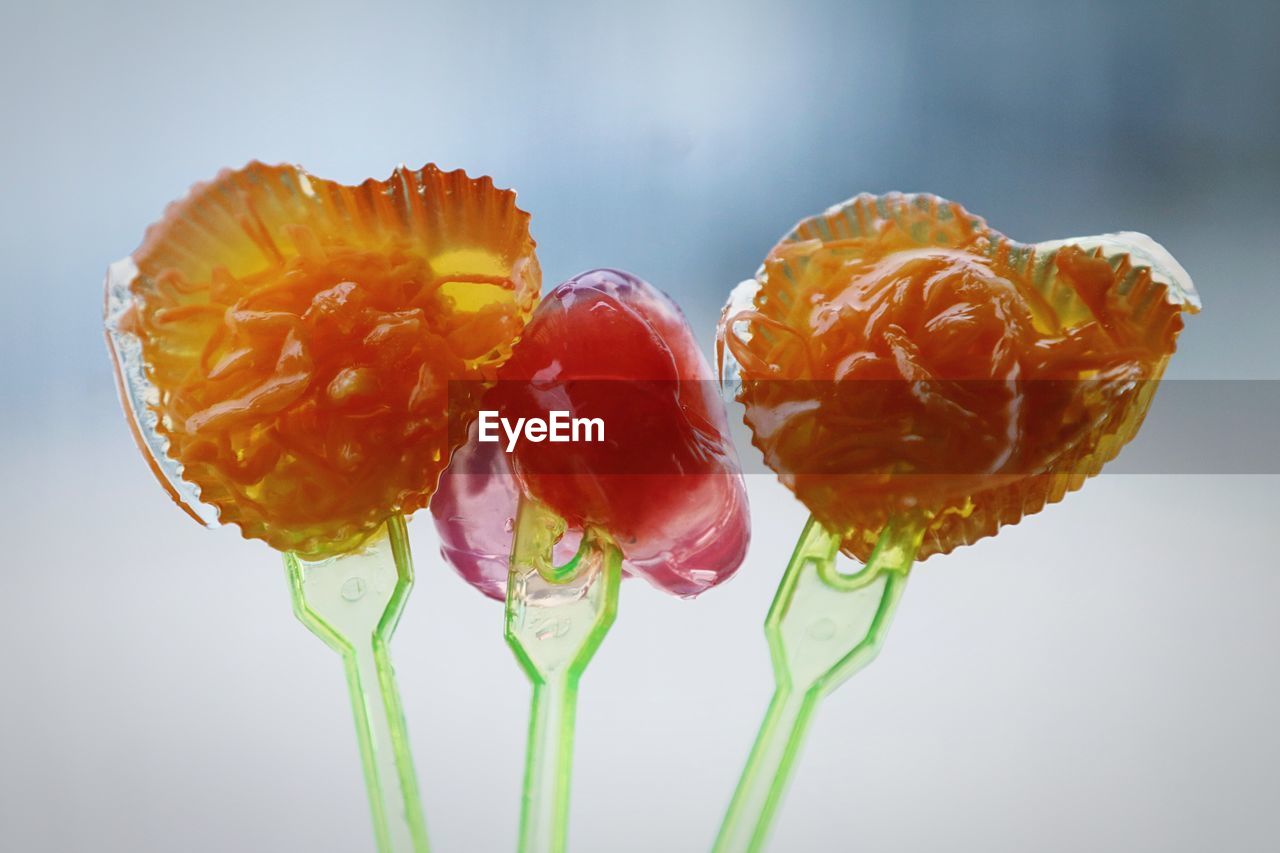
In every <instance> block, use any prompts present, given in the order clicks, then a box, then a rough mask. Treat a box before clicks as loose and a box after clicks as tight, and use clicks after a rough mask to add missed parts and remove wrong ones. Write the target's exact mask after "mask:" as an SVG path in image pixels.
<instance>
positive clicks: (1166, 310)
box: [719, 194, 1199, 560]
mask: <svg viewBox="0 0 1280 853" xmlns="http://www.w3.org/2000/svg"><path fill="white" fill-rule="evenodd" d="M1198 308H1199V300H1198V297H1197V296H1196V294H1195V291H1194V289H1193V288H1192V285H1191V282H1190V279H1189V277H1188V276H1187V275H1186V272H1185V271H1184V270H1182V268H1181V267H1180V266H1178V264H1177V262H1176V261H1174V260H1173V258H1172V257H1170V256H1169V255H1168V253H1167V252H1165V251H1164V250H1163V249H1162V248H1161V247H1160V246H1159V245H1158V244H1156V243H1155V242H1154V241H1151V240H1150V238H1147V237H1144V236H1143V235H1139V234H1118V235H1105V236H1102V237H1094V238H1083V239H1080V240H1069V241H1060V242H1054V243H1042V244H1038V245H1025V244H1020V243H1016V242H1014V241H1012V240H1010V239H1009V238H1007V237H1005V236H1004V235H1002V234H1000V233H999V232H997V231H995V230H993V229H991V228H989V227H988V226H987V225H986V223H985V222H984V221H983V220H981V219H980V218H978V217H976V216H973V215H971V214H969V213H968V212H967V211H965V210H964V209H963V208H961V207H960V206H959V205H957V204H953V203H951V202H948V201H945V200H943V199H940V198H937V197H936V196H930V195H914V196H908V195H901V194H891V195H886V196H879V197H877V196H871V195H861V196H858V197H856V198H854V199H852V200H850V201H849V202H846V203H845V204H843V205H838V206H836V207H834V208H832V209H831V210H829V211H827V212H826V213H824V214H822V215H820V216H816V217H812V218H810V219H806V220H804V221H803V222H801V223H800V224H799V225H798V226H797V227H796V228H795V230H794V231H793V232H792V233H791V234H789V235H788V236H787V237H785V238H784V239H783V240H782V242H780V243H779V244H778V245H777V246H776V247H775V248H774V249H773V250H772V251H771V252H770V254H769V256H768V258H767V259H766V261H765V263H764V266H763V267H762V268H761V270H760V272H759V273H757V276H756V279H754V280H752V281H748V282H744V283H743V285H742V286H740V287H739V288H738V290H736V291H735V294H734V296H733V297H732V298H731V299H730V302H729V304H728V305H727V306H726V307H725V312H724V315H723V317H722V319H721V324H720V329H719V351H720V356H721V372H722V376H724V375H725V373H726V368H725V365H726V356H727V358H728V359H729V360H731V361H732V362H736V371H737V374H738V378H739V380H740V382H741V385H740V387H739V391H738V394H739V400H740V401H741V402H743V403H744V405H745V407H746V414H745V417H746V421H747V424H748V426H749V427H750V428H751V430H752V433H753V442H754V444H755V445H756V446H757V447H758V448H759V449H760V450H761V451H762V452H763V454H764V457H765V460H766V462H767V463H768V464H769V465H770V467H772V468H773V470H774V471H775V472H776V473H777V474H778V475H779V478H780V479H781V480H782V481H783V482H784V483H785V484H786V485H787V486H788V487H789V488H790V489H791V490H792V491H793V492H794V493H795V494H796V496H797V497H798V498H800V500H801V501H802V502H803V503H804V504H805V505H806V506H807V507H808V508H809V510H810V511H811V512H812V513H813V514H814V516H815V518H817V520H818V521H820V522H821V523H822V524H823V525H825V526H826V527H827V528H828V529H829V530H831V531H833V532H835V533H837V534H839V535H840V536H841V537H842V540H843V548H844V550H845V552H846V553H848V554H849V555H851V556H853V557H856V558H859V559H862V560H865V559H867V557H868V556H869V555H870V552H871V550H872V548H873V547H874V546H875V543H876V541H877V539H878V538H879V536H880V533H881V531H882V530H883V529H884V527H885V525H886V524H887V523H888V521H889V520H890V518H891V517H896V518H913V519H915V520H916V521H917V523H919V524H921V525H923V527H924V536H923V541H922V543H921V547H920V551H919V553H918V556H917V558H918V559H924V558H926V557H928V556H930V555H932V554H942V553H946V552H948V551H951V550H952V549H954V548H956V547H957V546H959V545H964V544H969V543H972V542H974V541H975V540H977V539H979V538H982V537H984V536H989V535H992V534H994V533H995V532H996V531H997V530H998V529H999V527H1000V526H1001V525H1004V524H1012V523H1014V522H1017V521H1018V520H1019V519H1020V518H1022V517H1023V516H1024V515H1028V514H1030V513H1033V512H1036V511H1038V510H1039V509H1041V508H1042V507H1043V506H1044V505H1045V504H1046V503H1049V502H1053V501H1057V500H1060V499H1061V498H1062V497H1063V495H1065V494H1066V492H1068V491H1070V490H1073V489H1076V488H1079V487H1080V485H1081V484H1082V483H1083V482H1084V480H1085V479H1086V478H1087V477H1089V476H1091V475H1093V474H1096V473H1097V472H1098V471H1099V470H1101V468H1102V465H1103V464H1104V463H1106V462H1108V461H1109V460H1111V459H1112V458H1114V457H1115V455H1116V454H1117V453H1118V452H1119V450H1120V448H1121V447H1122V446H1123V445H1124V444H1125V443H1126V442H1128V441H1129V440H1130V439H1131V438H1132V437H1133V436H1134V434H1135V433H1136V432H1137V429H1138V427H1139V426H1140V424H1141V422H1142V419H1143V416H1144V415H1145V413H1146V410H1147V407H1148V406H1149V404H1150V401H1151V397H1152V395H1153V393H1154V391H1155V386H1156V383H1157V382H1158V380H1159V378H1160V376H1161V374H1162V373H1163V371H1164V368H1165V364H1166V363H1167V361H1168V359H1169V356H1170V355H1171V354H1172V353H1173V350H1174V341H1175V338H1176V337H1177V334H1178V332H1179V330H1180V329H1181V328H1182V317H1181V313H1182V311H1183V310H1191V311H1195V310H1198ZM726 349H727V353H726Z"/></svg>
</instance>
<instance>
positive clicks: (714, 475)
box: [431, 270, 749, 598]
mask: <svg viewBox="0 0 1280 853" xmlns="http://www.w3.org/2000/svg"><path fill="white" fill-rule="evenodd" d="M482 408H485V409H493V410H496V411H499V412H500V413H501V415H502V416H503V417H505V418H508V419H510V420H514V419H515V418H517V417H528V416H538V417H544V418H545V417H546V416H547V413H548V412H549V411H552V410H563V411H570V412H572V413H573V415H574V416H578V417H593V418H594V417H598V418H600V419H601V420H602V421H603V422H604V424H605V440H604V441H603V442H599V443H588V442H567V443H560V444H553V443H550V442H540V443H532V442H528V441H523V442H520V443H519V444H517V445H516V447H515V449H514V450H513V452H512V453H510V454H508V453H507V452H506V451H505V449H504V445H502V444H499V443H482V442H479V441H477V434H476V429H475V428H474V426H473V428H472V431H471V435H470V440H469V441H468V442H467V444H466V445H465V446H464V447H462V448H461V449H460V450H459V451H458V452H457V453H456V454H455V455H454V458H453V461H452V463H451V464H450V466H449V468H448V470H447V471H446V472H445V475H444V477H443V478H441V481H440V489H439V491H438V492H437V494H436V496H435V499H434V500H433V502H432V507H431V510H432V515H433V516H434V517H435V520H436V527H437V529H438V530H439V533H440V537H441V540H442V543H443V549H442V550H443V553H444V556H445V558H446V559H447V560H448V561H449V562H450V563H451V564H452V565H453V566H454V567H455V568H456V569H457V570H458V571H459V572H460V573H461V574H462V576H463V577H464V578H466V579H467V581H468V582H470V583H471V584H473V585H474V586H476V587H477V588H478V589H480V590H481V591H482V592H484V593H485V594H487V595H490V596H492V597H494V598H502V596H503V592H504V589H505V586H506V577H507V556H508V554H509V552H510V548H511V538H512V524H513V517H514V515H515V510H516V503H517V497H518V494H519V490H520V489H521V488H523V489H525V490H527V492H528V493H529V494H531V495H532V496H534V497H536V498H537V499H539V500H541V501H542V502H543V503H545V504H547V505H548V506H549V507H550V508H552V509H553V510H555V511H556V512H557V513H558V514H559V515H561V516H562V517H564V519H565V520H566V521H567V522H568V524H569V527H570V530H569V532H568V534H567V535H566V536H565V538H564V539H563V540H562V541H561V543H560V546H559V549H560V550H559V554H558V556H559V558H560V559H561V560H562V561H563V560H564V559H567V558H568V557H569V556H570V555H571V554H572V553H573V550H574V549H575V548H576V544H577V541H578V538H579V537H580V533H581V530H582V529H583V528H584V527H585V526H588V525H591V526H596V527H599V528H603V529H604V530H606V531H608V533H609V534H610V535H611V536H612V537H613V538H614V540H615V541H616V542H617V543H618V544H619V545H620V546H621V548H622V552H623V555H624V558H625V563H624V568H625V570H626V571H627V572H628V573H630V574H636V575H640V576H642V577H644V578H645V579H646V580H648V581H649V582H650V583H652V584H653V585H655V586H657V587H659V588H661V589H663V590H665V591H667V592H670V593H673V594H675V595H680V596H692V595H697V594H698V593H700V592H703V591H704V590H706V589H708V588H709V587H712V586H714V585H716V584H718V583H720V582H721V581H723V580H725V579H726V578H728V577H729V576H730V575H732V574H733V572H734V571H735V570H736V569H737V567H738V565H739V563H740V562H741V561H742V558H743V556H744V555H745V553H746V546H747V540H748V536H749V525H748V513H747V500H746V492H745V488H744V485H743V481H742V476H741V473H740V471H739V468H738V461H737V456H736V453H735V452H734V449H733V447H732V445H731V443H730V441H729V438H728V435H727V421H726V417H725V413H724V408H723V405H722V403H721V401H720V399H719V396H718V394H717V393H716V389H715V386H714V381H713V377H712V373H711V369H710V367H709V366H708V365H707V363H706V360H705V359H704V358H703V356H702V354H701V352H700V351H699V349H698V346H697V343H696V341H695V339H694V336H693V334H692V332H691V330H690V329H689V327H688V324H687V323H686V321H685V319H684V316H683V315H682V314H681V313H680V310H679V309H678V308H677V307H676V306H675V305H674V303H672V302H671V300H670V299H668V298H667V297H666V296H665V295H663V294H662V293H661V292H659V291H658V290H656V289H655V288H654V287H652V286H651V285H649V284H647V283H645V282H643V281H641V280H640V279H637V278H635V277H633V276H630V275H628V274H626V273H622V272H617V271H614V270H595V271H592V272H587V273H583V274H582V275H580V276H577V277H576V278H573V279H571V280H569V281H567V282H565V283H564V284H562V285H560V286H559V287H557V288H556V289H555V290H554V291H552V292H551V294H550V295H548V296H547V297H546V298H545V299H544V300H543V301H542V304H541V305H540V306H539V308H538V310H537V311H536V312H535V313H534V316H533V319H532V320H531V321H530V322H529V325H528V326H527V327H526V329H525V332H524V336H523V337H522V339H521V341H520V343H519V344H518V345H517V346H516V349H515V353H514V354H513V355H512V358H511V360H510V361H509V362H508V363H507V364H506V366H505V367H504V368H503V369H502V371H501V375H500V382H499V383H498V385H497V386H496V387H495V388H494V389H493V390H492V391H490V392H489V394H488V395H487V396H486V398H485V402H484V404H483V407H482Z"/></svg>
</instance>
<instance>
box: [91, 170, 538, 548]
mask: <svg viewBox="0 0 1280 853" xmlns="http://www.w3.org/2000/svg"><path fill="white" fill-rule="evenodd" d="M528 225H529V216H528V214H526V213H524V212H523V211H521V210H519V209H518V208H517V207H516V206H515V196H514V194H513V193H511V192H508V191H501V190H496V189H494V187H493V184H492V182H491V181H490V180H489V179H488V178H479V179H471V178H468V177H467V176H466V175H465V174H463V173H462V172H460V171H458V172H449V173H445V172H441V171H440V170H439V169H437V168H435V167H434V166H427V167H425V168H424V169H421V170H419V171H410V170H408V169H405V168H403V167H401V168H400V169H397V170H396V172H395V173H394V174H393V175H392V176H391V177H390V178H389V179H388V180H386V181H373V180H369V181H365V182H364V183H363V184H361V185H360V186H358V187H348V186H343V185H341V184H337V183H334V182H332V181H326V180H322V179H320V178H316V177H314V176H312V175H309V174H307V173H306V172H304V171H302V170H301V169H299V168H297V167H293V166H265V165H262V164H260V163H251V164H250V165H249V166H247V167H245V168H244V169H241V170H238V171H224V172H223V173H221V174H220V175H219V176H218V177H217V178H216V179H215V180H214V181H212V182H211V183H208V184H201V185H197V186H196V187H194V188H193V189H192V190H191V192H190V193H189V194H188V195H187V196H186V197H185V198H183V199H182V200H180V201H178V202H175V203H174V204H172V205H171V206H170V207H169V209H168V210H167V211H166V213H165V216H164V219H162V220H161V221H160V222H159V223H157V224H156V225H154V226H152V227H151V228H150V229H149V230H148V231H147V235H146V238H145V239H144V240H143V243H142V245H141V246H140V247H139V248H138V250H137V251H135V252H134V253H133V255H132V256H131V257H130V258H129V259H126V261H122V262H120V263H118V264H115V265H113V267H112V270H111V273H110V275H109V278H108V284H107V286H108V293H107V308H106V314H107V316H106V320H107V327H108V333H109V339H110V340H111V342H112V344H113V353H114V354H115V356H116V359H117V369H118V373H119V379H120V383H121V388H122V392H123V395H124V397H125V402H126V408H127V409H128V410H129V411H130V414H131V416H132V420H131V423H132V424H133V426H134V429H135V435H136V437H137V438H138V439H139V444H140V446H141V447H142V449H143V451H144V453H145V454H146V455H147V457H148V460H149V461H150V462H151V463H152V467H153V469H155V471H156V473H157V475H158V476H160V478H161V481H162V482H163V483H164V484H165V485H166V487H167V488H168V489H169V490H170V493H171V494H172V495H173V497H174V499H175V500H177V501H178V502H179V504H180V505H182V506H183V507H184V508H186V509H187V510H188V511H189V512H190V513H192V514H193V515H195V516H196V517H197V518H201V517H202V507H201V506H199V504H207V505H211V506H212V507H213V508H214V511H215V512H216V515H217V518H218V519H219V520H220V521H222V522H223V523H234V524H237V525H239V526H240V528H241V530H242V531H243V533H244V535H245V536H249V537H255V538H260V539H264V540H266V541H267V542H268V543H269V544H271V545H272V546H273V547H275V548H277V549H280V550H283V551H293V552H296V553H298V554H299V555H300V556H302V557H305V558H308V559H315V558H319V557H323V556H326V555H331V554H335V553H340V552H343V551H346V550H349V549H350V548H352V547H354V546H355V545H357V544H359V543H360V542H361V541H362V540H363V539H364V538H365V537H367V536H368V535H369V534H370V533H372V532H373V531H374V530H375V529H377V527H378V526H379V525H380V524H381V523H382V522H383V521H385V520H386V519H387V518H388V517H389V516H391V515H393V514H396V513H409V512H412V511H414V510H416V509H420V508H422V507H424V506H426V504H427V502H428V500H429V498H430V496H431V494H432V491H433V490H434V488H435V484H436V481H437V479H438V478H439V475H440V472H441V471H442V470H443V468H444V466H445V465H446V464H447V462H448V459H449V455H450V453H451V451H452V450H453V447H454V444H453V443H451V442H450V436H449V429H448V427H449V415H450V413H452V414H454V415H455V416H458V415H460V416H462V417H464V418H465V417H466V413H467V410H468V408H470V409H472V410H473V409H474V403H475V401H476V399H478V397H479V392H480V391H482V390H483V388H484V387H486V386H487V385H488V384H491V383H492V381H493V380H494V379H495V378H496V375H497V371H498V368H499V367H500V366H501V365H502V364H503V363H504V362H505V361H506V359H507V357H508V356H509V355H510V353H511V347H512V345H513V342H514V341H515V339H516V336H517V335H518V334H519V331H520V329H521V327H522V326H523V325H524V322H525V320H526V319H527V318H528V317H529V315H530V314H531V313H532V311H533V307H534V305H535V304H536V301H537V298H538V292H539V289H540V284H541V275H540V272H539V269H538V263H537V259H536V257H535V256H534V243H533V240H532V239H531V238H530V236H529V231H528ZM451 380H466V383H465V384H464V387H469V388H473V389H475V391H476V393H475V398H474V399H470V400H468V399H465V398H464V399H458V398H457V397H456V396H453V397H452V398H451V395H450V394H449V393H448V388H449V383H450V381H451Z"/></svg>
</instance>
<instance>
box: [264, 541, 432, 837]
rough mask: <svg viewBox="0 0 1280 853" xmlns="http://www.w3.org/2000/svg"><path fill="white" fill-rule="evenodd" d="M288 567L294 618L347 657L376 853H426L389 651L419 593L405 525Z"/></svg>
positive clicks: (288, 558)
mask: <svg viewBox="0 0 1280 853" xmlns="http://www.w3.org/2000/svg"><path fill="white" fill-rule="evenodd" d="M284 562H285V570H286V572H287V573H288V577H289V588H290V590H291V592H292V594H293V612H294V613H295V614H296V615H297V617H298V619H299V620H301V621H302V624H304V625H306V626H307V627H308V628H310V629H311V631H312V633H314V634H315V635H316V636H317V637H319V638H320V639H322V640H324V641H325V643H326V644H327V645H328V646H329V647H330V648H331V649H333V650H334V651H336V652H337V653H338V654H340V655H342V662H343V666H344V667H345V668H346V672H347V688H348V690H349V691H350V694H351V710H352V712H353V713H354V715H355V722H356V739H357V741H358V742H359V744H360V761H361V764H362V765H363V766H364V781H365V787H366V789H367V790H368V794H369V808H370V810H371V811H372V813H373V832H374V838H375V840H376V842H377V849H378V850H379V851H380V853H408V852H409V851H414V853H426V850H427V830H426V824H425V822H424V821H423V819H422V804H421V800H420V799H419V796H418V782H417V778H416V776H415V775H414V769H413V757H412V755H411V754H410V751H409V736H408V733H407V731H406V729H405V724H404V713H403V711H402V710H401V706H400V693H399V689H398V688H397V687H396V674H395V669H394V668H393V667H392V665H391V656H390V649H389V648H388V645H389V643H390V642H391V635H392V634H393V633H395V630H396V624H397V623H398V622H399V621H400V611H401V610H402V609H403V608H404V602H405V599H406V598H407V597H408V595H409V590H410V589H412V587H413V563H412V562H411V560H410V558H409V540H408V536H407V533H406V531H405V524H404V519H403V518H402V517H400V516H395V517H393V518H391V519H390V520H388V521H387V523H386V524H385V525H383V527H382V528H381V529H380V530H379V531H378V532H377V533H376V534H374V535H373V536H372V537H370V539H369V540H368V541H367V542H366V543H365V544H364V545H363V546H362V547H360V548H359V549H357V550H356V551H352V552H350V553H348V554H343V555H341V556H338V557H332V558H330V559H327V560H317V561H310V560H303V559H301V558H299V557H298V556H297V555H295V554H286V555H285V558H284Z"/></svg>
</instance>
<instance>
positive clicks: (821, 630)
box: [714, 518, 921, 853]
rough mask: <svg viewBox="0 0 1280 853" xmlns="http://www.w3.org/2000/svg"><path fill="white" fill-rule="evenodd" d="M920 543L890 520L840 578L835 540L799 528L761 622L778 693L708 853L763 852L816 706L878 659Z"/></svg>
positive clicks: (810, 527)
mask: <svg viewBox="0 0 1280 853" xmlns="http://www.w3.org/2000/svg"><path fill="white" fill-rule="evenodd" d="M920 539H921V531H920V528H919V526H918V525H915V524H912V523H907V522H902V521H894V522H891V523H890V524H889V525H888V526H887V527H886V528H885V530H884V532H883V533H882V534H881V536H880V540H879V542H878V543H877V544H876V547H875V550H874V551H873V552H872V554H871V557H870V559H868V560H867V564H866V566H865V567H864V568H863V569H862V570H861V571H859V572H858V573H857V574H852V575H845V574H841V573H840V572H839V571H838V570H837V569H836V558H837V556H838V555H839V551H840V540H839V537H837V536H834V535H832V534H831V533H829V532H828V531H827V530H826V529H825V528H823V526H822V525H821V524H819V523H818V522H817V521H816V520H814V519H813V518H810V519H809V523H808V524H806V525H805V528H804V532H803V533H802V534H801V535H800V541H799V543H798V544H797V545H796V550H795V553H794V554H793V555H792V557H791V562H790V563H789V564H788V565H787V571H786V573H785V574H784V575H783V576H782V583H781V585H779V587H778V593H777V595H776V596H775V597H774V599H773V606H772V607H770V608H769V615H768V617H767V618H766V619H765V635H766V636H767V637H768V639H769V652H770V654H771V656H772V658H773V671H774V678H775V682H776V684H777V687H776V688H775V690H774V694H773V699H772V700H771V701H770V702H769V709H768V711H767V712H766V713H765V718H764V722H763V723H762V724H761V726H760V732H759V734H758V735H757V736H756V742H755V746H753V747H752V749H751V756H750V757H749V758H748V759H747V766H746V768H745V769H744V770H743V771H742V777H741V779H740V780H739V781H738V788H737V790H736V791H735V792H734V795H733V801H732V802H731V803H730V804H729V810H728V812H727V813H726V814H725V818H724V823H723V824H721V826H720V834H719V836H718V837H717V838H716V843H715V848H714V850H715V853H739V851H752V853H755V851H759V850H762V849H764V845H765V841H766V839H767V837H768V833H769V828H770V826H771V825H772V823H773V819H774V817H775V816H776V815H777V811H778V806H779V804H780V803H781V801H782V796H783V794H784V792H785V791H786V787H787V782H788V780H789V779H790V776H791V770H792V768H793V766H794V765H795V761H796V757H797V756H798V755H799V753H800V747H801V745H802V743H803V741H804V735H805V731H806V730H807V729H808V727H809V723H810V721H811V720H812V718H813V712H814V710H815V709H816V708H817V706H818V702H819V701H821V699H822V697H824V696H826V695H827V694H828V693H830V692H831V691H832V690H834V689H835V688H836V687H839V686H840V685H841V684H843V683H844V682H845V681H847V680H848V679H849V678H851V677H852V676H853V675H854V674H855V673H857V672H858V671H859V670H861V669H862V668H863V667H865V666H866V665H867V664H869V663H871V661H873V660H874V659H875V657H876V655H877V654H878V653H879V652H880V645H881V643H882V642H883V641H884V636H885V634H886V633H887V632H888V630H889V623H890V620H891V619H892V618H893V613H894V610H895V609H896V607H897V605H898V600H899V599H900V598H901V597H902V592H903V590H904V589H905V588H906V584H907V572H908V571H909V570H910V568H911V564H912V562H913V561H914V559H915V555H916V552H917V550H919V547H920Z"/></svg>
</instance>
